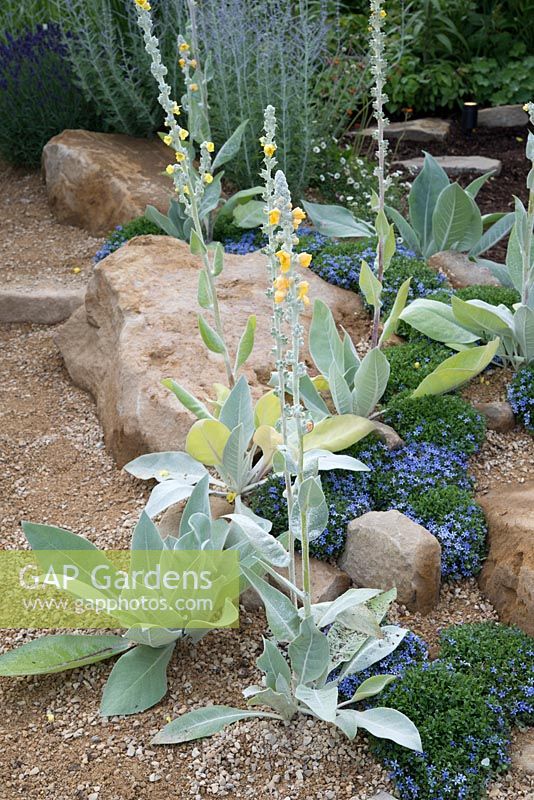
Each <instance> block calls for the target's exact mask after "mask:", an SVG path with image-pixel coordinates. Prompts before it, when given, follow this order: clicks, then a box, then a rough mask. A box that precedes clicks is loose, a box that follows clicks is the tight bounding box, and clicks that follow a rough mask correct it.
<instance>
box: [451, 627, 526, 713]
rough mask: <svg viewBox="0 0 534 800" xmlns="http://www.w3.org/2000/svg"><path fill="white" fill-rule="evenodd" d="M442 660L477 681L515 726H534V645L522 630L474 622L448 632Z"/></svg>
mask: <svg viewBox="0 0 534 800" xmlns="http://www.w3.org/2000/svg"><path fill="white" fill-rule="evenodd" d="M440 645H441V649H440V660H443V661H448V662H449V663H450V664H452V666H453V667H454V669H455V670H456V671H457V672H461V673H463V674H464V675H471V676H473V677H475V678H476V680H477V682H478V684H479V686H480V689H481V691H482V692H484V693H486V695H487V696H488V698H489V699H490V701H491V703H492V704H494V705H496V706H500V707H502V709H503V710H504V713H505V714H506V716H507V717H508V718H509V719H510V720H511V721H512V722H519V723H521V724H523V725H533V724H534V642H533V641H532V638H531V637H530V636H528V635H527V634H526V633H523V631H521V630H520V629H519V628H516V627H509V626H508V625H501V624H500V623H498V622H474V623H469V624H465V625H455V626H453V627H451V628H447V629H446V630H445V631H443V633H442V634H441V637H440Z"/></svg>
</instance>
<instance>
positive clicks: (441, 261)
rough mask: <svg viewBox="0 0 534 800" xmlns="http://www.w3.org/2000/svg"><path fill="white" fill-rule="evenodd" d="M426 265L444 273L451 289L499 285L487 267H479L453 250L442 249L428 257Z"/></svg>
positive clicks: (462, 254)
mask: <svg viewBox="0 0 534 800" xmlns="http://www.w3.org/2000/svg"><path fill="white" fill-rule="evenodd" d="M428 266H429V267H432V269H435V270H436V272H443V273H444V275H446V277H447V279H448V281H449V283H450V284H451V286H452V287H453V289H462V288H463V287H465V286H479V285H482V286H500V284H499V281H498V280H497V278H494V277H493V275H492V274H491V272H490V271H489V269H486V268H485V267H479V266H478V265H477V264H475V263H474V262H473V261H470V260H469V258H468V257H467V256H466V255H464V253H457V252H455V251H454V250H442V251H441V252H440V253H435V254H434V255H433V256H431V257H430V258H429V259H428Z"/></svg>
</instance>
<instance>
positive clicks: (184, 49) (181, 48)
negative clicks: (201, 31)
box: [178, 42, 189, 53]
mask: <svg viewBox="0 0 534 800" xmlns="http://www.w3.org/2000/svg"><path fill="white" fill-rule="evenodd" d="M178 50H179V51H180V53H187V51H188V50H189V45H188V44H187V42H182V44H181V45H180V46H179V47H178Z"/></svg>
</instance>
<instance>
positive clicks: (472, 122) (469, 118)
mask: <svg viewBox="0 0 534 800" xmlns="http://www.w3.org/2000/svg"><path fill="white" fill-rule="evenodd" d="M477 120H478V103H475V102H472V101H469V102H466V103H464V104H463V107H462V131H463V132H464V133H467V134H469V133H471V131H472V130H473V128H476V126H477Z"/></svg>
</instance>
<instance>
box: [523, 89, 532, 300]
mask: <svg viewBox="0 0 534 800" xmlns="http://www.w3.org/2000/svg"><path fill="white" fill-rule="evenodd" d="M525 111H526V112H527V113H528V115H529V118H530V122H531V124H532V125H534V102H531V103H527V104H526V105H525ZM527 158H528V159H529V161H530V162H531V164H532V166H531V169H530V172H529V175H528V179H527V186H528V190H529V195H528V208H527V230H526V241H525V247H524V248H523V291H522V293H521V302H522V303H523V304H524V305H528V303H529V300H530V293H531V291H532V279H531V277H530V273H531V270H533V266H532V260H533V255H534V254H533V252H532V251H533V247H534V134H532V133H531V132H529V134H528V140H527Z"/></svg>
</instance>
